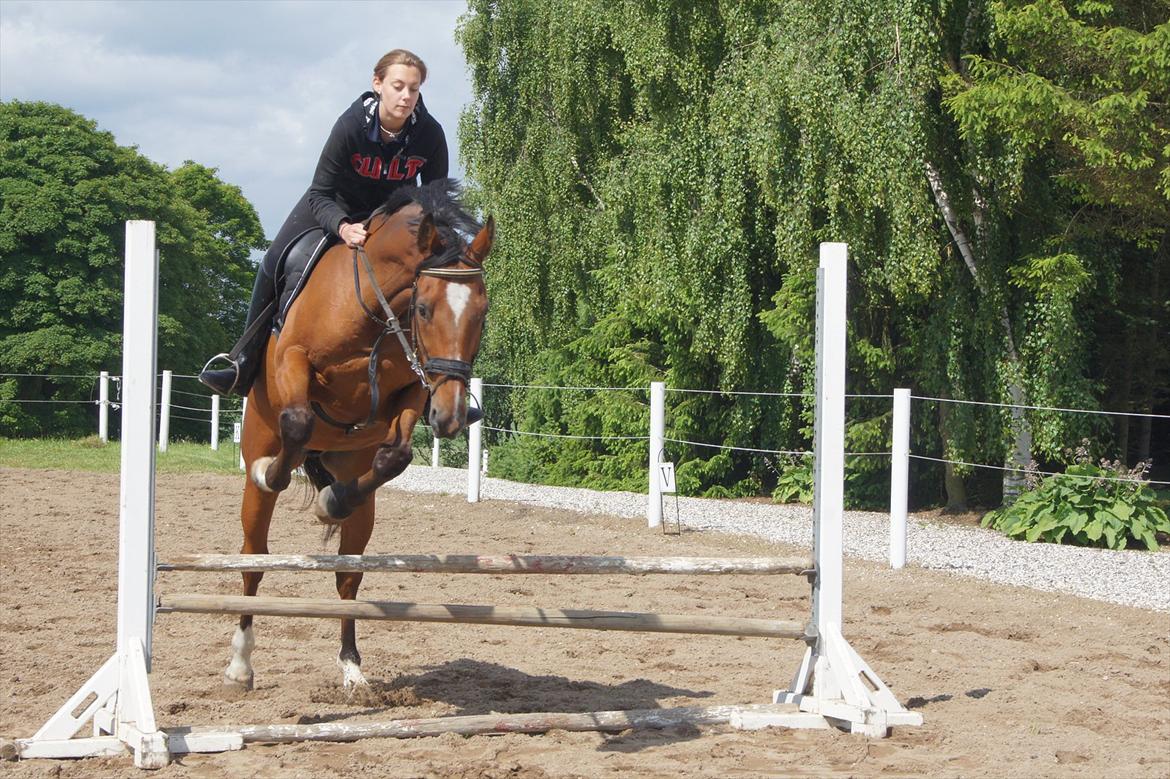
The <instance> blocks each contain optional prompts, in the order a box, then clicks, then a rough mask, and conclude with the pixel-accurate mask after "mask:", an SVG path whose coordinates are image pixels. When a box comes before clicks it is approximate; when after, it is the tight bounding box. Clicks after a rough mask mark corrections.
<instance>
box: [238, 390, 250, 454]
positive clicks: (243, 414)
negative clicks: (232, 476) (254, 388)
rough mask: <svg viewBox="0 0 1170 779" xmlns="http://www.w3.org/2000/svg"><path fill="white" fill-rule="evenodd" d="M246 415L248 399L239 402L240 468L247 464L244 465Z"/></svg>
mask: <svg viewBox="0 0 1170 779" xmlns="http://www.w3.org/2000/svg"><path fill="white" fill-rule="evenodd" d="M247 417H248V399H247V398H244V400H243V401H242V402H241V403H240V437H239V438H238V439H237V443H238V444H239V445H240V470H241V471H242V470H244V469H245V468H246V467H247V466H245V465H244V421H245V420H246V419H247Z"/></svg>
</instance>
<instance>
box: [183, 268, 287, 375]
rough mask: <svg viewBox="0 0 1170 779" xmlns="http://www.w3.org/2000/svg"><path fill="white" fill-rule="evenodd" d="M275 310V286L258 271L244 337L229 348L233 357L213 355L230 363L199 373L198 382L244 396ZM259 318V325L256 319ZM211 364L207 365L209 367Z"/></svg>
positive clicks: (256, 367)
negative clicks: (234, 354)
mask: <svg viewBox="0 0 1170 779" xmlns="http://www.w3.org/2000/svg"><path fill="white" fill-rule="evenodd" d="M275 310H276V283H275V282H274V281H273V280H272V278H271V277H269V276H268V274H266V273H265V272H264V270H263V269H261V270H260V271H259V272H258V273H257V274H256V285H255V286H254V287H252V302H251V304H249V306H248V319H247V321H246V322H245V323H244V335H243V336H242V337H241V338H240V340H239V342H237V343H236V345H235V346H234V347H232V352H233V353H235V352H238V354H236V356H235V358H234V359H233V358H232V355H231V354H226V355H216V357H213V358H211V362H213V361H215V360H216V359H217V358H218V357H224V358H226V359H227V360H228V361H229V362H231V363H232V365H231V366H230V367H227V368H220V369H218V370H207V369H206V368H204V370H203V372H202V373H200V374H199V381H201V382H203V383H204V384H206V385H207V386H208V387H210V388H211V390H212V391H213V392H215V393H217V394H219V395H231V394H233V393H234V394H236V395H239V396H240V397H247V395H248V392H249V391H250V390H251V389H252V382H254V381H255V380H256V374H257V373H258V372H259V370H260V365H261V364H262V363H263V362H264V347H265V345H266V344H267V343H268V336H269V334H270V333H271V332H272V314H273V312H274V311H275ZM261 319H263V322H261V321H260V320H261ZM211 362H208V364H209V365H210V364H211Z"/></svg>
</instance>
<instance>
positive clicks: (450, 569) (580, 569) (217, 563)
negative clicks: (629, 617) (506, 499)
mask: <svg viewBox="0 0 1170 779" xmlns="http://www.w3.org/2000/svg"><path fill="white" fill-rule="evenodd" d="M158 570H160V571H233V572H239V573H242V572H245V571H248V572H260V571H335V572H345V573H351V572H352V573H356V572H364V573H373V572H391V573H447V574H453V573H458V574H464V573H490V574H509V573H511V574H549V575H556V574H562V575H565V574H571V575H583V574H597V575H614V574H626V575H629V574H635V575H636V574H686V575H690V576H704V575H706V576H726V575H729V574H752V575H781V574H795V575H798V576H807V575H811V574H813V573H814V570H813V561H812V560H811V559H809V558H807V557H739V558H736V557H613V556H610V557H592V556H585V555H279V554H189V555H179V556H177V557H173V558H171V559H170V560H167V561H166V562H163V563H159V565H158Z"/></svg>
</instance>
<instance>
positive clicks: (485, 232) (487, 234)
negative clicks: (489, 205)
mask: <svg viewBox="0 0 1170 779" xmlns="http://www.w3.org/2000/svg"><path fill="white" fill-rule="evenodd" d="M495 239H496V219H495V217H493V216H489V217H488V220H487V224H485V225H484V226H483V229H482V230H480V231H479V234H478V235H476V236H475V239H474V240H473V241H472V242H471V248H470V249H468V250H467V254H468V255H469V259H471V261H472V262H475V263H477V264H479V265H483V261H484V260H486V259H487V256H488V252H490V251H491V250H492V242H493V241H495Z"/></svg>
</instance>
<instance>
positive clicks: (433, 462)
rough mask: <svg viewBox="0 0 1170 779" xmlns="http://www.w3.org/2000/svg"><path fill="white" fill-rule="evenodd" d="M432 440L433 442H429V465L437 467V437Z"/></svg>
mask: <svg viewBox="0 0 1170 779" xmlns="http://www.w3.org/2000/svg"><path fill="white" fill-rule="evenodd" d="M432 441H433V443H431V467H432V468H438V467H439V439H438V438H434V439H432Z"/></svg>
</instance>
